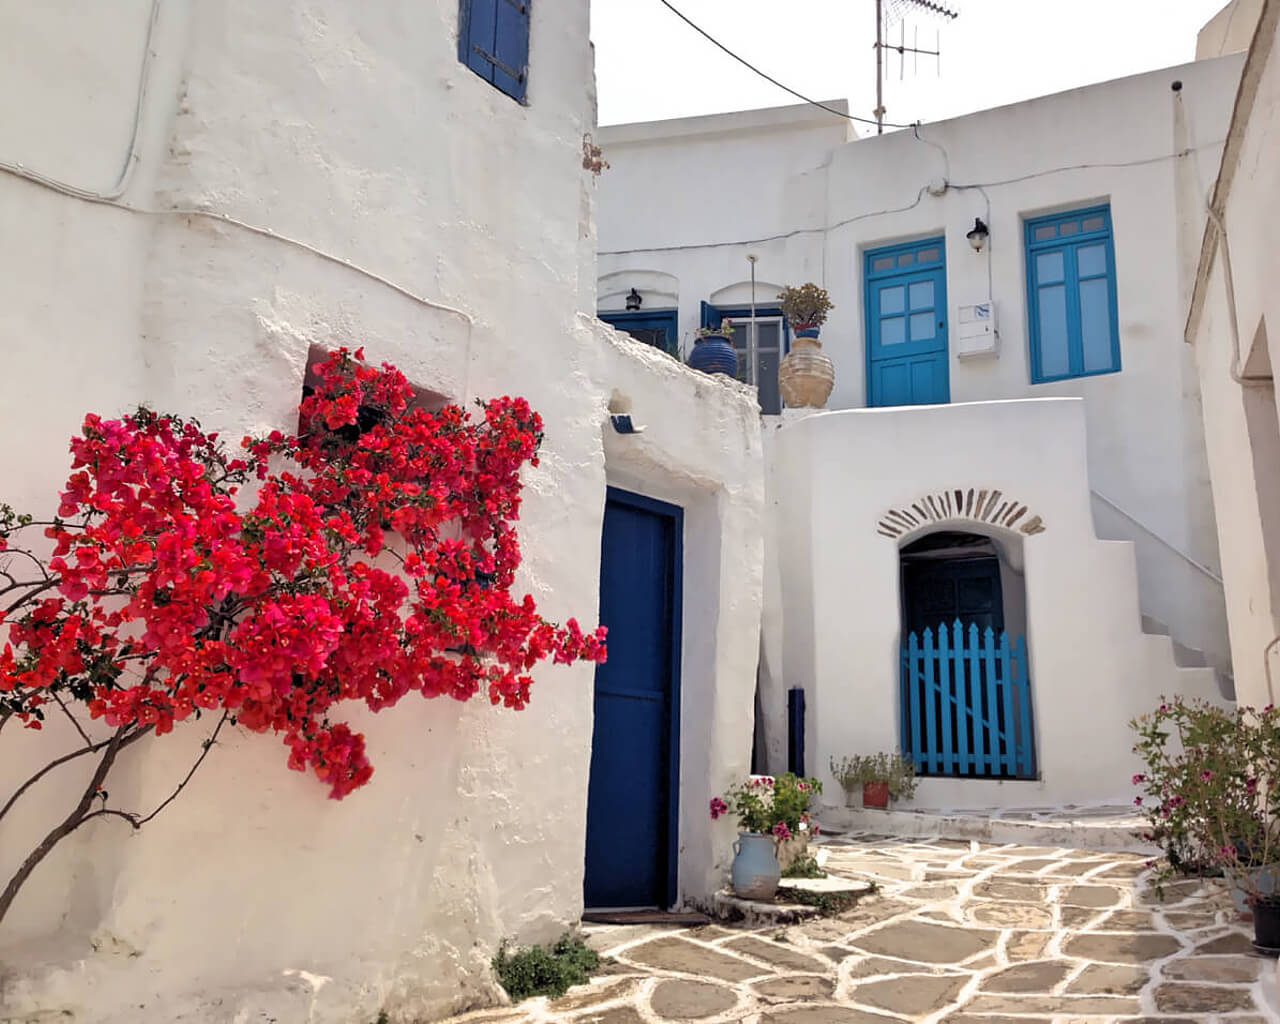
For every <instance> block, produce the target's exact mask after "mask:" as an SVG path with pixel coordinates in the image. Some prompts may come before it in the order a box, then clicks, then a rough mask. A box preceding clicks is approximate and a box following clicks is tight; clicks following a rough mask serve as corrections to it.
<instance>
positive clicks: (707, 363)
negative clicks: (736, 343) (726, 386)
mask: <svg viewBox="0 0 1280 1024" xmlns="http://www.w3.org/2000/svg"><path fill="white" fill-rule="evenodd" d="M689 365H690V366H692V367H693V368H694V369H695V370H701V371H702V372H703V373H724V374H728V375H729V376H730V377H736V376H737V375H738V353H737V350H736V349H734V347H733V342H731V341H730V340H729V339H728V338H726V337H725V336H724V335H723V334H709V335H707V337H705V338H699V339H698V340H697V341H696V342H694V345H693V351H692V352H690V353H689Z"/></svg>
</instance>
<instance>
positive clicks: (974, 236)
mask: <svg viewBox="0 0 1280 1024" xmlns="http://www.w3.org/2000/svg"><path fill="white" fill-rule="evenodd" d="M989 234H990V232H989V231H988V230H987V226H986V225H985V224H984V223H982V218H981V217H974V218H973V229H972V230H971V231H969V232H967V233H966V234H965V236H964V237H965V238H967V239H969V244H970V245H971V246H973V251H974V252H982V248H983V246H985V245H986V244H987V236H988V235H989Z"/></svg>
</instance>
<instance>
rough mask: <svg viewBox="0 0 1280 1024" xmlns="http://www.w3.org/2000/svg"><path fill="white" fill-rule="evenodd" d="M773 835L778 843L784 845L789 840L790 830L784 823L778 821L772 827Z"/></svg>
mask: <svg viewBox="0 0 1280 1024" xmlns="http://www.w3.org/2000/svg"><path fill="white" fill-rule="evenodd" d="M773 834H774V836H775V838H777V840H778V841H779V842H783V843H785V842H786V841H787V840H788V839H790V838H791V829H789V828H787V823H786V822H785V821H780V822H778V823H777V824H776V825H774V826H773Z"/></svg>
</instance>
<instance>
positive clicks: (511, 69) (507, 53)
mask: <svg viewBox="0 0 1280 1024" xmlns="http://www.w3.org/2000/svg"><path fill="white" fill-rule="evenodd" d="M529 3H530V0H498V32H497V41H496V43H495V48H494V50H493V55H494V57H495V58H497V59H496V60H495V61H494V70H493V84H494V85H496V86H497V87H498V88H499V89H501V90H502V91H503V92H505V93H506V94H507V95H508V96H510V97H511V98H512V99H514V100H516V101H517V102H519V103H523V102H524V100H525V86H526V84H527V83H526V79H527V77H528V64H529Z"/></svg>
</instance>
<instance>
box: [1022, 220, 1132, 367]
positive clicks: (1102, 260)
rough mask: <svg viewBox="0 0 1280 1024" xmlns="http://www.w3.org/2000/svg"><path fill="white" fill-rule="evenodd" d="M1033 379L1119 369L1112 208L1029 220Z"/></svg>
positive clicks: (1027, 224)
mask: <svg viewBox="0 0 1280 1024" xmlns="http://www.w3.org/2000/svg"><path fill="white" fill-rule="evenodd" d="M1026 247H1027V314H1028V321H1029V327H1030V333H1029V337H1030V341H1031V383H1032V384H1044V383H1046V382H1048V381H1054V380H1067V379H1069V378H1071V377H1091V376H1094V375H1095V374H1099V373H1116V372H1118V371H1119V369H1120V326H1119V316H1118V314H1117V311H1116V257H1115V248H1114V246H1113V244H1112V240H1111V208H1110V207H1109V206H1094V207H1090V208H1089V209H1087V210H1072V211H1071V212H1070V213H1057V214H1054V215H1053V216H1052V217H1036V218H1035V219H1033V220H1028V221H1027V222H1026Z"/></svg>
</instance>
